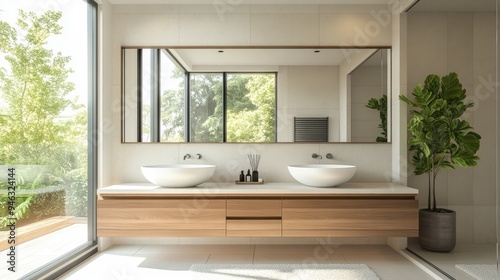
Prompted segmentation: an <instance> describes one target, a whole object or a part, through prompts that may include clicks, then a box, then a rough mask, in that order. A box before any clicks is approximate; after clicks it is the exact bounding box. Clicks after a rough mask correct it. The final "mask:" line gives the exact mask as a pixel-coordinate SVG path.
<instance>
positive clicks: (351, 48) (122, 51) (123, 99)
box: [120, 45, 393, 144]
mask: <svg viewBox="0 0 500 280" xmlns="http://www.w3.org/2000/svg"><path fill="white" fill-rule="evenodd" d="M141 48H144V49H153V48H157V49H311V50H322V49H346V50H347V51H348V52H353V51H354V52H356V51H358V50H366V49H370V50H374V49H385V50H388V51H389V52H388V60H389V62H388V65H387V69H388V70H387V71H388V72H387V76H388V85H387V88H388V95H387V106H388V108H389V110H388V112H387V114H388V115H387V142H375V141H373V142H347V141H329V142H278V141H275V142H137V141H136V142H133V141H125V115H126V113H125V107H126V97H125V96H126V95H125V86H124V84H125V83H124V79H125V65H124V62H125V50H126V49H141ZM120 56H121V59H120V72H121V75H120V76H121V77H120V97H121V101H120V104H121V106H120V107H121V108H120V109H121V112H120V115H121V125H120V128H121V131H120V133H121V137H120V138H121V143H123V144H138V143H140V144H160V143H161V144H334V143H340V144H391V143H392V142H391V139H392V131H393V130H392V124H391V115H392V106H391V102H392V101H391V100H392V92H391V88H392V86H391V84H390V81H391V80H392V47H391V46H362V47H359V46H291V45H286V46H266V45H262V46H121V47H120ZM370 57H371V56H369V57H367V58H366V59H363V60H361V61H360V63H359V64H358V66H356V67H354V68H353V69H351V71H350V72H349V73H348V75H350V73H352V72H353V71H355V70H356V69H357V68H358V67H359V66H360V65H361V64H362V63H364V62H365V61H366V60H368V59H369V58H370ZM276 82H277V81H276ZM276 102H277V100H276ZM276 118H278V114H276ZM277 121H278V120H277V119H276V120H275V122H277ZM349 130H350V128H349ZM276 133H278V132H277V131H276ZM349 134H350V132H349ZM276 138H277V135H276Z"/></svg>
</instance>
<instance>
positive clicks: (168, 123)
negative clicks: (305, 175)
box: [123, 49, 277, 143]
mask: <svg viewBox="0 0 500 280" xmlns="http://www.w3.org/2000/svg"><path fill="white" fill-rule="evenodd" d="M124 52H125V53H124V65H125V64H126V65H127V67H124V71H123V75H124V93H123V97H124V98H123V104H124V110H123V114H124V116H123V117H124V119H123V130H124V133H123V134H124V142H198V143H200V142H203V143H217V142H275V141H276V76H277V73H275V72H272V73H247V72H242V73H237V72H231V73H226V72H190V71H188V70H187V69H186V68H185V67H184V66H183V65H182V63H181V62H179V60H177V59H176V58H175V57H174V56H173V55H172V54H171V53H170V51H168V50H166V49H136V50H124Z"/></svg>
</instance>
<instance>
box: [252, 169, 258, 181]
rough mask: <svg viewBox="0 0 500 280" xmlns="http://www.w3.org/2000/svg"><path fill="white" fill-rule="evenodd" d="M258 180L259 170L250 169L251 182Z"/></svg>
mask: <svg viewBox="0 0 500 280" xmlns="http://www.w3.org/2000/svg"><path fill="white" fill-rule="evenodd" d="M258 181H259V171H257V170H254V171H252V182H258Z"/></svg>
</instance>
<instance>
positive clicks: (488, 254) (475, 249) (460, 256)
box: [408, 239, 497, 280]
mask: <svg viewBox="0 0 500 280" xmlns="http://www.w3.org/2000/svg"><path fill="white" fill-rule="evenodd" d="M408 248H410V249H411V250H412V251H413V252H415V253H417V254H418V255H420V256H421V257H423V258H425V259H426V260H428V261H430V262H431V263H433V264H434V265H436V266H437V267H439V268H440V269H442V270H443V271H444V272H446V273H448V274H449V275H451V276H452V277H453V278H455V279H459V280H469V279H470V280H475V278H474V277H471V276H469V275H468V274H467V273H465V272H463V271H462V270H460V269H458V268H456V267H455V265H457V264H489V265H496V259H497V255H496V254H497V252H496V244H467V243H465V244H464V243H462V244H460V243H459V244H457V246H456V247H455V249H454V250H453V251H451V252H449V253H436V252H430V251H425V250H423V249H422V248H421V247H420V245H418V241H417V240H411V239H410V240H409V243H408Z"/></svg>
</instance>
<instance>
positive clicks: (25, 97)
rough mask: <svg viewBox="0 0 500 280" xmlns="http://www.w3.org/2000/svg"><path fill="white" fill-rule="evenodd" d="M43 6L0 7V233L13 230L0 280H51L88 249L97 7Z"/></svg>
mask: <svg viewBox="0 0 500 280" xmlns="http://www.w3.org/2000/svg"><path fill="white" fill-rule="evenodd" d="M44 3H46V2H45V1H38V0H37V1H34V0H26V1H14V2H12V3H9V5H4V6H3V7H2V11H1V13H2V17H1V19H0V33H1V34H2V39H4V40H0V135H2V137H0V166H1V167H2V168H0V228H1V230H4V229H6V228H7V226H8V227H9V229H12V227H14V228H15V230H14V232H13V233H12V232H11V237H12V239H13V240H14V242H9V243H7V242H2V243H1V245H0V246H4V245H5V244H9V247H7V248H6V247H5V246H4V247H1V248H0V250H1V251H2V252H1V254H2V255H4V256H5V255H7V254H8V253H9V250H13V249H14V251H15V257H13V258H10V260H11V261H14V262H13V263H10V264H9V267H5V266H3V268H2V270H1V271H0V279H13V278H16V279H17V278H26V279H40V278H41V275H48V274H49V273H52V274H50V275H51V276H50V277H48V278H53V277H55V276H57V274H58V273H60V272H61V271H63V270H64V269H67V268H68V266H70V265H71V264H70V263H67V262H68V261H69V260H71V261H72V262H75V261H76V260H78V259H79V258H81V257H78V258H77V259H76V260H75V257H77V256H79V255H80V254H82V252H86V253H88V254H90V253H92V252H95V251H96V237H95V219H94V211H95V197H96V196H95V188H96V181H97V180H96V163H95V162H96V145H97V141H96V138H95V134H94V133H91V132H92V131H95V130H96V128H97V127H96V123H97V121H96V116H97V114H96V110H97V108H96V103H95V100H96V88H97V87H96V57H97V56H96V37H97V36H96V30H97V28H96V26H97V24H96V23H97V16H96V11H97V6H96V4H95V3H94V2H93V1H84V0H73V1H57V3H56V2H54V3H51V4H50V5H48V6H47V5H45V4H44ZM9 202H10V203H11V204H10V206H11V208H9V207H6V206H8V205H9ZM20 228H23V231H24V232H26V234H24V236H23V237H22V238H20V237H21V236H19V235H18V234H19V233H20ZM10 246H14V248H12V247H10ZM28 247H29V250H27V248H28ZM54 248H58V250H57V254H55V251H54ZM4 250H5V251H4ZM33 255H36V256H37V257H36V258H33ZM9 268H12V270H11V269H9ZM13 270H15V272H13ZM57 271H59V272H57Z"/></svg>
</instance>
